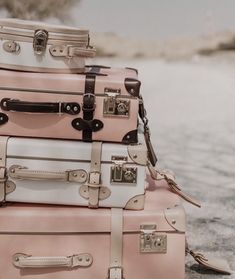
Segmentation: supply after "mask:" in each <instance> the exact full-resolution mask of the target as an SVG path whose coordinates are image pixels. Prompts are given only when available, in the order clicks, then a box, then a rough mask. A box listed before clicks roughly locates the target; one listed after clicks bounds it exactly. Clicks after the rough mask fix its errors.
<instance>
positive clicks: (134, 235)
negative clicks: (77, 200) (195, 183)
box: [0, 183, 185, 279]
mask: <svg viewBox="0 0 235 279" xmlns="http://www.w3.org/2000/svg"><path fill="white" fill-rule="evenodd" d="M179 203H180V202H179V198H178V196H176V195H175V194H173V193H171V192H170V191H168V190H167V186H166V185H165V184H164V183H160V184H159V183H158V184H157V185H153V183H151V187H150V191H148V192H147V197H146V208H145V210H143V211H137V212H136V211H135V212H133V211H125V212H124V231H125V233H124V247H123V268H124V276H125V278H126V279H132V278H135V279H172V278H174V279H183V278H184V264H185V262H184V261H185V252H184V251H185V234H184V232H178V231H176V230H174V229H173V228H172V227H170V226H168V227H167V224H166V223H167V221H166V220H165V221H164V219H165V217H164V214H163V212H164V209H166V207H168V206H169V207H171V206H173V205H175V204H179ZM179 217H180V218H181V221H182V222H184V220H185V216H184V212H183V211H182V214H181V216H179ZM0 223H1V232H0V253H1V258H0V269H1V274H2V276H3V278H15V279H18V278H30V279H34V278H35V279H36V278H37V279H63V278H68V279H75V278H76V279H77V278H83V279H94V278H96V279H104V278H106V277H107V270H108V267H109V257H110V233H109V231H110V210H109V209H107V210H106V209H101V210H100V209H98V210H92V209H84V208H83V209H79V208H72V207H70V208H68V207H52V206H50V207H49V206H48V207H38V206H29V205H27V206H24V205H21V206H17V205H9V206H7V207H5V208H2V209H1V210H0ZM91 223H92V224H91ZM146 223H150V224H153V223H155V224H157V230H158V231H160V232H159V234H162V233H163V234H165V233H166V234H167V253H166V254H156V253H147V254H142V253H140V252H139V227H140V224H146ZM83 227H87V228H88V227H89V228H92V230H91V232H90V233H79V231H80V232H81V228H83ZM53 228H56V229H53ZM58 228H60V229H62V228H64V229H63V230H62V232H60V233H57V234H56V233H55V231H56V230H57V229H58ZM128 228H133V231H132V232H127V231H128ZM134 228H135V230H134ZM51 229H52V230H51ZM50 230H51V231H50ZM4 231H5V233H4ZM101 231H103V233H102V232H101ZM13 232H14V233H13ZM17 232H18V233H17ZM20 232H22V233H20ZM23 232H24V233H23ZM30 232H34V233H33V234H32V233H30ZM40 232H41V234H40ZM42 232H44V234H42ZM104 232H105V233H104ZM48 233H49V234H48ZM15 253H26V254H29V255H33V256H69V255H73V254H77V253H90V254H92V256H93V264H92V266H91V267H88V268H75V269H74V270H66V269H62V270H61V269H24V270H19V269H17V268H15V267H14V266H13V265H12V261H11V257H12V255H14V254H15Z"/></svg>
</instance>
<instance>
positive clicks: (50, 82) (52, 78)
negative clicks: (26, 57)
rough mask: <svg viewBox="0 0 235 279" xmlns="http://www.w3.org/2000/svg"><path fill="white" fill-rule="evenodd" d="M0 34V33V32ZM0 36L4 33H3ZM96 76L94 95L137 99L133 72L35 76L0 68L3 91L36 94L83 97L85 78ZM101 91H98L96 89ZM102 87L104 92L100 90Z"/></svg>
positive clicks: (103, 70) (88, 70)
mask: <svg viewBox="0 0 235 279" xmlns="http://www.w3.org/2000/svg"><path fill="white" fill-rule="evenodd" d="M0 32H1V31H0ZM0 37H1V33H0ZM88 75H91V76H93V77H95V95H96V96H99V95H100V96H102V97H104V96H107V95H108V94H109V91H110V92H111V93H112V92H114V91H115V90H116V91H117V95H118V96H119V95H120V97H123V96H125V97H128V98H138V97H139V94H140V86H141V82H140V81H139V80H138V76H137V74H136V72H135V71H134V70H130V69H128V68H103V67H99V66H94V65H92V66H87V67H86V69H85V72H84V73H80V74H54V73H47V74H46V75H45V73H33V72H22V71H12V70H11V71H7V70H2V69H0V90H4V91H20V92H22V94H23V93H24V92H33V93H52V94H57V95H59V94H71V95H83V94H84V92H85V81H86V76H88ZM97 88H98V89H97ZM100 88H101V89H100Z"/></svg>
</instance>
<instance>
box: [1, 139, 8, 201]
mask: <svg viewBox="0 0 235 279" xmlns="http://www.w3.org/2000/svg"><path fill="white" fill-rule="evenodd" d="M8 138H9V137H0V204H1V203H4V202H5V197H6V153H7V141H8Z"/></svg>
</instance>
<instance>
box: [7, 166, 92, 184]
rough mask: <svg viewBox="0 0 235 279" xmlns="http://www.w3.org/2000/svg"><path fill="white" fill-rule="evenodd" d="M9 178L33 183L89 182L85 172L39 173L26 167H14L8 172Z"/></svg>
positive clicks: (80, 170) (79, 170)
mask: <svg viewBox="0 0 235 279" xmlns="http://www.w3.org/2000/svg"><path fill="white" fill-rule="evenodd" d="M8 175H9V177H11V178H12V179H17V180H32V181H64V182H77V183H84V182H86V180H87V173H86V171H85V170H82V169H78V170H67V171H58V172H55V171H54V172H52V171H38V170H29V169H28V168H26V167H22V166H19V165H12V166H11V167H10V168H9V171H8Z"/></svg>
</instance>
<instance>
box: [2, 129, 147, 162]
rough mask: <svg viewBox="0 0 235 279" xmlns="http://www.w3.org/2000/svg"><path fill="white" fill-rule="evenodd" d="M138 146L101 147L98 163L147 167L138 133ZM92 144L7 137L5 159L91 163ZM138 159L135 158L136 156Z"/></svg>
mask: <svg viewBox="0 0 235 279" xmlns="http://www.w3.org/2000/svg"><path fill="white" fill-rule="evenodd" d="M138 139H139V142H138V144H130V145H123V144H119V143H106V142H104V143H103V144H102V154H101V163H111V162H114V161H123V162H124V163H129V164H139V165H146V164H147V147H146V144H145V140H144V135H143V133H141V132H139V133H138ZM91 150H92V143H89V142H82V141H75V140H53V139H38V138H20V137H10V138H9V139H8V143H7V158H21V159H25V160H27V159H33V160H35V159H40V160H48V161H60V160H61V161H72V162H90V161H91ZM136 154H137V155H138V156H139V157H137V158H135V157H136V156H135V155H136Z"/></svg>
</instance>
